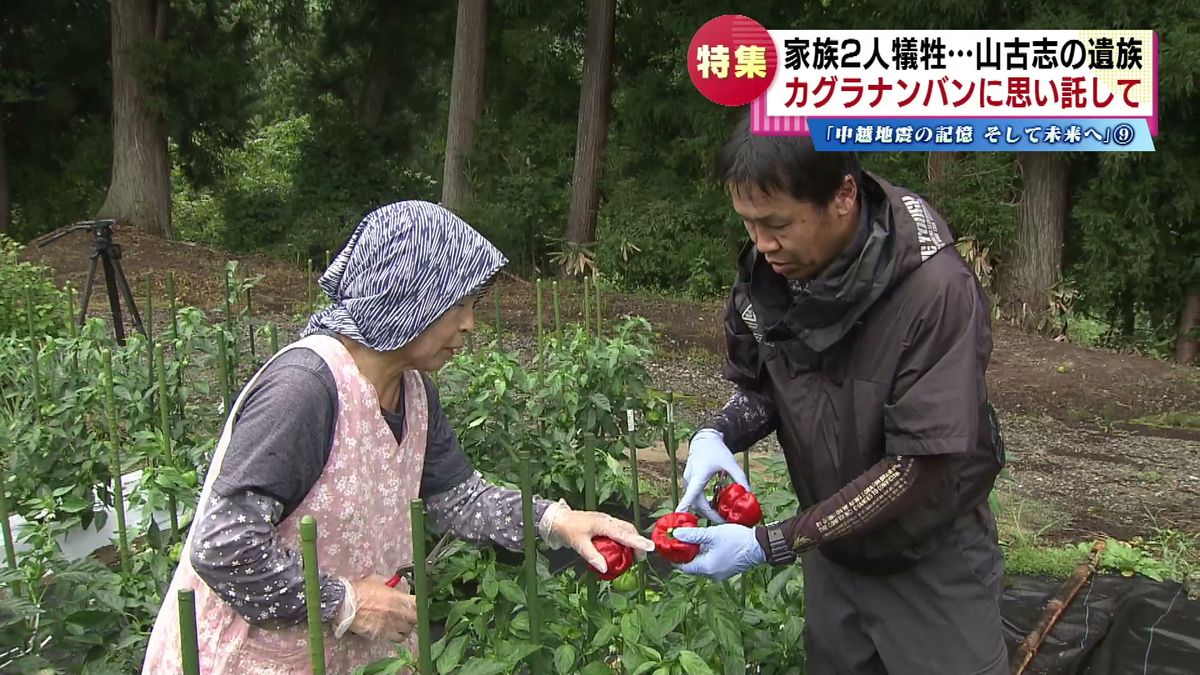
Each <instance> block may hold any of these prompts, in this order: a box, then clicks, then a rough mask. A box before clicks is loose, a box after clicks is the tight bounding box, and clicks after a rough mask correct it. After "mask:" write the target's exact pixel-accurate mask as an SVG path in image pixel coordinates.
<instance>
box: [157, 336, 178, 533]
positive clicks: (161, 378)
mask: <svg viewBox="0 0 1200 675" xmlns="http://www.w3.org/2000/svg"><path fill="white" fill-rule="evenodd" d="M154 365H155V366H156V367H157V369H158V418H159V430H160V431H161V432H162V439H163V440H162V451H163V462H165V463H166V465H167V466H170V467H174V466H175V457H174V454H173V452H172V449H171V399H170V397H169V396H168V395H167V370H166V368H165V367H164V362H163V348H162V345H160V344H156V345H154ZM167 508H168V509H169V510H170V512H171V513H170V515H171V541H173V542H174V541H177V540H178V539H179V515H178V504H177V503H176V501H175V494H174V493H170V494H168V495H167Z"/></svg>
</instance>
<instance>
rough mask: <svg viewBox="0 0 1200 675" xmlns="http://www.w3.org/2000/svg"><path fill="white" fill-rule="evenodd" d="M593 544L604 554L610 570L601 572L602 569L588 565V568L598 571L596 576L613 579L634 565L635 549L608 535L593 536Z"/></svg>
mask: <svg viewBox="0 0 1200 675" xmlns="http://www.w3.org/2000/svg"><path fill="white" fill-rule="evenodd" d="M592 545H593V546H595V547H596V550H597V551H599V552H600V555H602V556H604V562H605V563H606V564H607V565H608V571H607V572H604V573H603V574H601V572H600V570H598V569H596V568H595V567H593V566H591V565H588V569H590V570H592V571H593V572H595V573H596V576H598V577H600V578H601V579H604V580H605V581H612V580H613V579H616V578H617V577H619V576H621V575H622V574H624V573H625V570H627V569H629V568H630V567H632V566H633V549H632V548H630V547H628V546H626V545H624V544H619V543H617V542H616V541H613V540H612V539H609V538H608V537H592Z"/></svg>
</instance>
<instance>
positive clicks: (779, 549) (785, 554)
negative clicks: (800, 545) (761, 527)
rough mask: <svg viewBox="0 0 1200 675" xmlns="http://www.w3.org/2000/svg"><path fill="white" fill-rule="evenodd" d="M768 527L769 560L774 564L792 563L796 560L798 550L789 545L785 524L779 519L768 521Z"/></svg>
mask: <svg viewBox="0 0 1200 675" xmlns="http://www.w3.org/2000/svg"><path fill="white" fill-rule="evenodd" d="M766 529H767V545H768V549H767V562H769V563H771V564H772V565H790V564H792V563H794V562H796V558H797V557H798V556H797V555H796V552H795V551H794V550H792V547H791V546H790V545H788V542H787V538H786V537H784V536H783V526H782V525H781V524H780V523H779V521H775V522H773V523H768V524H767V525H766Z"/></svg>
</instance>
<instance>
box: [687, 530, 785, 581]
mask: <svg viewBox="0 0 1200 675" xmlns="http://www.w3.org/2000/svg"><path fill="white" fill-rule="evenodd" d="M671 536H673V537H675V538H676V539H678V540H679V541H682V542H685V543H688V544H699V545H700V553H698V554H696V557H695V558H693V559H692V561H691V562H689V563H684V564H682V565H676V567H678V568H679V571H680V572H685V573H687V574H696V575H699V576H702V577H708V578H709V579H715V580H716V581H722V580H724V579H728V578H729V577H732V576H734V575H737V574H741V573H742V572H745V571H746V570H748V569H750V568H751V567H754V566H756V565H762V564H764V563H766V562H767V553H766V551H764V550H763V549H762V546H761V545H759V543H758V537H755V536H754V528H752V527H746V526H745V525H738V524H736V523H729V524H726V525H715V526H713V527H677V528H675V531H674V532H672V533H671Z"/></svg>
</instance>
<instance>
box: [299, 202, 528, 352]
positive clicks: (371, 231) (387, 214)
mask: <svg viewBox="0 0 1200 675" xmlns="http://www.w3.org/2000/svg"><path fill="white" fill-rule="evenodd" d="M507 263H508V259H507V258H505V257H504V255H503V254H502V253H500V251H499V250H498V249H497V248H496V247H495V246H493V245H492V243H491V242H489V241H488V240H487V239H486V238H484V236H483V235H481V234H479V233H478V232H476V231H475V230H474V229H473V228H472V227H471V226H470V225H467V224H466V223H465V222H463V220H462V219H461V218H459V217H458V216H456V215H454V214H453V213H451V212H450V211H448V210H446V209H445V208H443V207H441V206H438V205H437V204H431V203H429V202H422V201H404V202H396V203H394V204H388V205H387V206H383V207H380V208H378V209H376V210H374V211H372V212H371V213H369V214H367V216H366V217H365V218H363V220H362V222H361V223H359V225H358V228H357V229H355V231H354V234H353V235H351V236H350V241H349V242H347V243H346V247H345V248H344V249H342V251H341V253H339V254H338V255H337V257H336V258H334V259H333V261H332V262H331V263H330V265H329V269H328V270H326V271H325V274H323V275H322V276H321V280H320V284H321V288H323V289H325V293H326V295H328V296H329V299H330V305H329V306H328V307H326V308H325V309H323V310H321V311H319V312H317V313H316V314H313V315H312V317H311V318H310V319H309V321H308V326H307V327H306V328H305V329H304V335H310V334H312V333H314V332H316V331H318V330H320V329H327V330H332V331H335V332H337V333H340V334H342V335H345V336H346V337H348V338H350V339H352V340H354V341H355V342H359V343H361V344H364V345H366V346H368V347H370V348H371V349H374V350H376V351H391V350H393V349H399V348H400V347H403V346H404V345H406V344H408V343H409V342H411V341H412V340H413V338H415V337H417V335H419V334H420V333H421V332H422V331H424V330H425V329H426V328H428V327H429V326H430V325H431V324H432V323H433V322H434V321H436V320H437V319H438V317H440V316H441V315H442V314H443V313H445V311H446V310H448V309H450V308H451V307H453V306H454V305H455V304H457V303H459V302H461V301H462V299H463V298H465V297H467V296H468V295H471V294H477V293H480V292H482V291H483V290H484V289H485V288H486V287H487V285H488V284H490V283H491V281H492V279H493V278H494V277H495V276H496V273H497V272H499V271H500V268H502V267H504V265H506V264H507Z"/></svg>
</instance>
